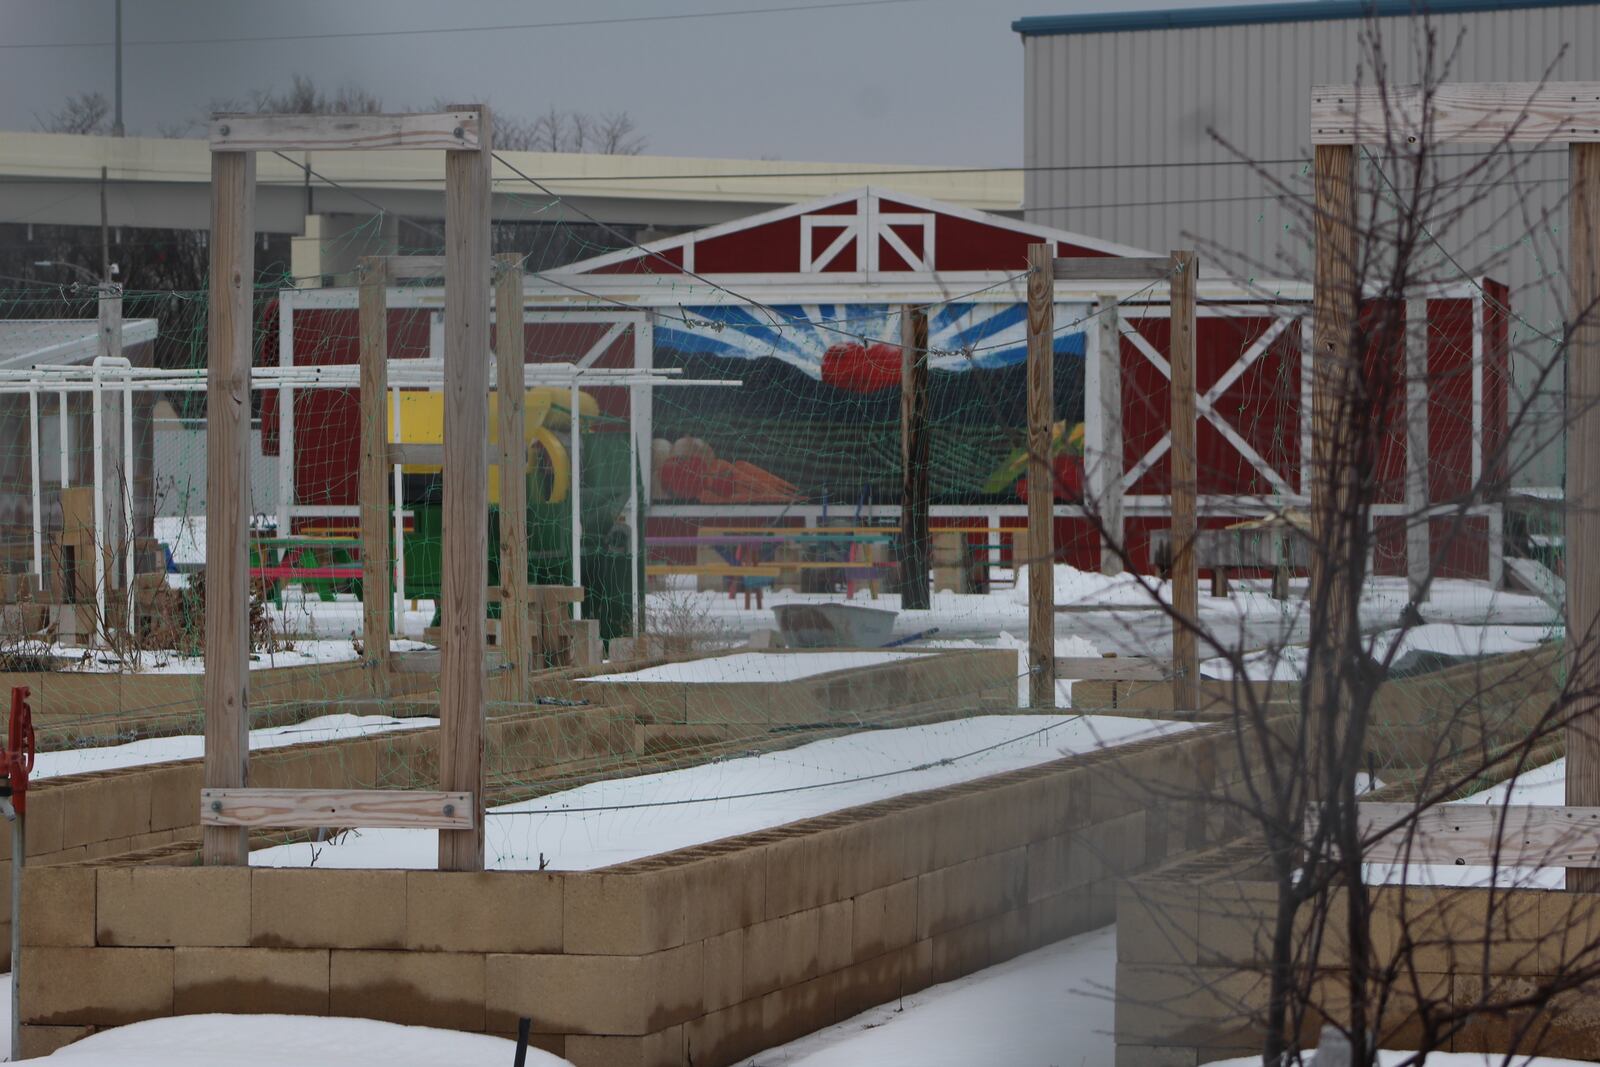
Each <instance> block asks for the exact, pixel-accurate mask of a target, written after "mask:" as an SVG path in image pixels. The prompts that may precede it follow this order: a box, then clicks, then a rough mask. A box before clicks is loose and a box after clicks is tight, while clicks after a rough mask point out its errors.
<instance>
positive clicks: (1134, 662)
mask: <svg viewBox="0 0 1600 1067" xmlns="http://www.w3.org/2000/svg"><path fill="white" fill-rule="evenodd" d="M1171 676H1172V665H1171V664H1170V663H1166V662H1163V661H1162V660H1158V659H1151V658H1150V657H1148V656H1057V657H1056V677H1057V678H1072V679H1074V680H1077V681H1095V682H1164V681H1166V680H1167V679H1169V678H1170V677H1171Z"/></svg>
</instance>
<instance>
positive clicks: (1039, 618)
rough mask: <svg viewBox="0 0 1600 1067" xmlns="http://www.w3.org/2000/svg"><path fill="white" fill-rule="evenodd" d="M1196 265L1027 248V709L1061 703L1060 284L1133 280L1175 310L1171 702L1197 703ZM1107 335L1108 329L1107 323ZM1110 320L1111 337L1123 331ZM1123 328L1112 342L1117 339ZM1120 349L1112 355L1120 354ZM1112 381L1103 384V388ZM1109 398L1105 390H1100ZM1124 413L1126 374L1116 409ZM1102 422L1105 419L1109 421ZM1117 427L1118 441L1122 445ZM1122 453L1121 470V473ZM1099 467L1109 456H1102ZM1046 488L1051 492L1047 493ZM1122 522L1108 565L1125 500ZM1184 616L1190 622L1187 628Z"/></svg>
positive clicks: (1180, 258) (1175, 259) (1108, 530)
mask: <svg viewBox="0 0 1600 1067" xmlns="http://www.w3.org/2000/svg"><path fill="white" fill-rule="evenodd" d="M1198 273H1199V260H1198V259H1197V258H1196V256H1195V254H1194V253H1193V252H1190V251H1175V252H1173V253H1172V254H1171V255H1170V256H1165V257H1161V256H1116V257H1102V256H1082V257H1076V256H1075V257H1063V258H1057V257H1056V256H1055V255H1054V253H1053V251H1052V248H1051V246H1050V245H1047V244H1036V245H1030V246H1029V247H1028V539H1027V544H1028V551H1027V557H1026V558H1027V560H1028V562H1029V567H1028V679H1029V686H1028V703H1029V706H1030V707H1033V708H1036V709H1038V708H1053V707H1055V692H1056V666H1057V661H1056V658H1055V610H1056V605H1055V573H1054V572H1055V567H1054V565H1053V563H1054V560H1055V518H1054V515H1055V491H1054V489H1055V474H1054V471H1053V470H1052V467H1051V455H1050V446H1051V430H1052V427H1053V426H1054V425H1055V407H1054V398H1055V384H1054V380H1053V378H1054V373H1053V372H1054V365H1055V349H1054V337H1055V283H1056V282H1057V281H1067V282H1076V281H1103V280H1109V281H1129V282H1136V283H1138V282H1142V283H1145V284H1146V285H1147V286H1155V285H1158V284H1160V283H1161V282H1163V281H1165V282H1166V283H1167V287H1168V300H1169V302H1170V305H1171V316H1172V340H1171V347H1170V357H1171V358H1170V361H1169V374H1168V377H1169V379H1170V382H1171V386H1170V389H1169V390H1168V391H1169V393H1170V394H1171V397H1172V429H1171V446H1170V451H1171V454H1172V455H1171V461H1170V462H1171V464H1172V612H1173V620H1172V665H1171V671H1170V677H1171V679H1172V706H1173V708H1175V709H1179V710H1187V711H1193V710H1197V709H1198V707H1199V704H1200V656H1199V648H1198V646H1197V644H1196V641H1195V631H1194V628H1193V620H1195V619H1196V618H1197V617H1198V614H1199V610H1200V588H1199V585H1200V574H1199V569H1198V565H1197V559H1196V557H1195V552H1194V541H1195V532H1196V529H1197V523H1198V519H1197V487H1198V475H1197V472H1196V467H1195V418H1196V415H1195V412H1196V395H1195V372H1194V368H1195V289H1196V275H1197V274H1198ZM1116 307H1117V304H1116V302H1115V301H1105V300H1102V302H1101V306H1100V314H1101V315H1102V316H1104V315H1108V314H1115V309H1116ZM1101 329H1102V330H1104V329H1106V327H1105V326H1102V327H1101ZM1117 329H1118V328H1117V326H1116V325H1115V323H1114V322H1113V325H1112V327H1111V330H1112V331H1117ZM1117 336H1118V334H1117V333H1116V332H1113V333H1112V336H1111V343H1113V344H1115V343H1117ZM1114 350H1115V349H1113V351H1114ZM1105 377H1106V376H1105V375H1104V374H1103V372H1102V374H1101V375H1100V376H1098V388H1100V389H1105V388H1106V385H1107V383H1106V382H1105ZM1101 395H1102V397H1103V396H1104V394H1103V393H1102V394H1101ZM1114 410H1115V411H1117V412H1118V413H1119V414H1120V411H1121V401H1120V376H1118V385H1117V407H1116V408H1115V409H1114ZM1102 417H1104V416H1103V415H1102ZM1120 437H1121V431H1120V421H1119V423H1118V430H1117V438H1118V439H1119V441H1120ZM1120 452H1121V450H1120V448H1119V449H1118V452H1117V462H1116V464H1115V467H1116V469H1117V471H1118V472H1120V469H1121V458H1120ZM1099 458H1100V459H1101V460H1102V462H1103V461H1104V459H1105V457H1104V456H1101V457H1099ZM1041 487H1047V489H1046V491H1044V492H1041V491H1040V488H1041ZM1117 497H1118V499H1117V505H1116V509H1115V510H1116V514H1115V516H1114V517H1115V522H1116V525H1115V526H1114V527H1113V526H1109V525H1103V530H1104V537H1103V540H1104V541H1105V542H1106V543H1105V544H1103V545H1102V559H1103V558H1104V557H1105V555H1106V554H1107V553H1108V552H1110V553H1111V554H1113V555H1114V554H1115V551H1114V550H1115V548H1116V547H1118V546H1115V545H1114V544H1113V540H1114V539H1115V538H1116V536H1117V531H1118V530H1119V529H1120V527H1121V520H1122V509H1121V494H1120V492H1119V493H1118V494H1117ZM1186 620H1187V624H1186Z"/></svg>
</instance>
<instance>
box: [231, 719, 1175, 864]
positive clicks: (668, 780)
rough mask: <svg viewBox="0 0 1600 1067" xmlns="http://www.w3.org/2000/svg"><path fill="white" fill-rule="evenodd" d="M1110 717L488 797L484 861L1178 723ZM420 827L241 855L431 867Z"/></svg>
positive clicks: (764, 810) (781, 805) (778, 809)
mask: <svg viewBox="0 0 1600 1067" xmlns="http://www.w3.org/2000/svg"><path fill="white" fill-rule="evenodd" d="M1190 727H1191V724H1188V723H1175V722H1161V721H1155V720H1150V719H1133V718H1122V717H1117V716H1094V715H1081V716H1038V715H984V716H977V717H974V718H969V719H954V720H950V721H948V722H941V723H933V724H930V725H926V726H911V727H904V728H901V729H895V730H870V731H862V732H860V733H855V734H851V735H849V736H846V737H835V738H829V739H828V740H825V741H815V742H812V743H811V744H809V745H801V746H799V747H798V748H792V749H787V750H784V751H781V752H769V753H763V754H760V755H751V756H741V757H737V758H734V759H726V760H721V761H717V762H712V763H706V764H701V765H699V766H695V767H685V768H683V769H681V770H675V771H666V772H664V773H661V774H646V775H639V776H637V777H633V778H621V779H612V780H608V781H602V782H593V783H590V784H589V785H584V786H579V787H578V788H575V789H568V790H565V791H563V792H560V793H553V794H550V795H549V796H543V797H537V798H535V799H533V800H526V801H522V802H519V803H516V804H508V805H505V806H503V807H499V808H494V809H492V810H491V811H490V813H489V818H488V820H487V830H486V837H487V850H488V857H489V866H490V867H491V868H494V869H496V870H539V869H542V868H548V869H550V870H566V871H570V870H592V869H594V868H597V867H608V866H611V865H613V864H617V863H625V862H627V861H629V860H635V859H640V858H642V857H644V856H651V855H655V854H657V853H660V852H670V851H672V850H674V849H680V848H688V847H689V846H691V845H698V844H703V843H705V842H707V841H715V840H718V839H720V838H724V837H732V836H734V835H736V834H746V833H752V832H754V831H757V830H762V829H766V828H768V827H772V826H781V825H783V824H785V823H791V822H795V821H797V820H800V819H807V818H811V817H813V816H816V815H824V814H827V813H828V812H832V811H838V810H839V809H841V808H848V807H854V806H856V805H859V804H869V803H872V802H873V801H877V800H883V799H886V798H888V797H895V796H901V795H903V794H906V793H915V792H920V791H922V790H927V789H937V788H940V787H942V786H947V785H955V784H957V783H960V782H966V781H971V780H973V779H976V778H983V777H987V776H989V775H994V774H1001V773H1004V772H1006V771H1012V770H1017V769H1019V768H1023V767H1031V766H1034V765H1036V764H1040V763H1048V762H1049V761H1051V760H1055V759H1060V758H1061V757H1063V756H1071V755H1076V754H1078V753H1083V752H1089V751H1093V750H1095V749H1098V748H1104V747H1110V746H1114V745H1118V744H1122V743H1124V742H1127V741H1131V740H1134V739H1137V738H1148V737H1153V736H1158V735H1163V734H1169V733H1175V732H1178V731H1182V730H1185V729H1189V728H1190ZM437 842H438V833H437V831H434V830H363V831H352V832H351V833H349V834H346V835H343V836H342V837H341V838H339V839H338V841H337V843H315V844H312V843H298V844H292V845H280V846H277V847H274V848H268V849H262V850H260V851H258V852H252V853H251V854H250V862H251V864H252V865H254V866H257V867H304V866H311V865H316V866H320V867H362V868H379V867H382V868H408V869H421V868H432V867H434V866H435V865H436V864H437V863H438V846H437Z"/></svg>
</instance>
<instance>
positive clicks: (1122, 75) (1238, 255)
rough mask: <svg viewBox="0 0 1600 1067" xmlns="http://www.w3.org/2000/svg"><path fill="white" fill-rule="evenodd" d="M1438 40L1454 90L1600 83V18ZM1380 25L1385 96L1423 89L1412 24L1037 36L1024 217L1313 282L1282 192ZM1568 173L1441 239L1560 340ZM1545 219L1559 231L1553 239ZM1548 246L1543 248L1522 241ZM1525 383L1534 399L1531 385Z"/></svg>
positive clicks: (1525, 377)
mask: <svg viewBox="0 0 1600 1067" xmlns="http://www.w3.org/2000/svg"><path fill="white" fill-rule="evenodd" d="M1429 25H1431V27H1432V29H1433V30H1434V32H1435V34H1436V40H1437V42H1438V48H1439V51H1440V52H1441V53H1448V52H1449V51H1450V50H1452V49H1453V48H1454V47H1455V46H1456V43H1457V41H1458V40H1459V41H1460V51H1459V54H1458V55H1457V57H1456V60H1455V63H1454V65H1453V66H1452V67H1451V68H1450V71H1449V77H1450V79H1451V80H1453V81H1537V80H1540V79H1541V78H1544V77H1545V76H1546V75H1547V72H1548V76H1549V77H1550V78H1552V79H1556V80H1560V79H1572V80H1592V79H1595V78H1597V77H1600V63H1597V57H1600V6H1596V5H1593V4H1582V5H1579V4H1574V5H1571V6H1566V7H1551V8H1538V9H1531V10H1529V9H1524V10H1516V11H1493V12H1475V13H1468V14H1455V15H1444V16H1438V17H1435V18H1433V19H1431V20H1430V23H1429ZM1374 26H1376V28H1377V30H1378V32H1379V33H1380V34H1381V37H1382V39H1383V41H1384V42H1385V48H1386V51H1387V53H1388V59H1389V63H1390V65H1391V72H1390V74H1389V80H1390V81H1392V82H1406V81H1415V80H1417V78H1418V77H1419V67H1420V64H1419V62H1418V58H1417V45H1418V42H1419V35H1418V33H1417V27H1418V23H1415V22H1413V20H1411V19H1409V18H1385V19H1379V20H1376V22H1375V23H1368V22H1363V21H1352V20H1341V21H1332V22H1293V23H1277V24H1270V25H1259V24H1258V25H1246V26H1219V27H1205V28H1199V29H1185V30H1148V31H1133V32H1114V33H1096V34H1083V35H1051V36H1032V37H1025V38H1024V39H1023V42H1024V65H1025V69H1024V82H1025V85H1026V87H1027V94H1028V99H1027V101H1026V105H1025V129H1024V138H1025V151H1024V160H1025V163H1026V164H1027V166H1028V167H1029V168H1031V169H1030V170H1029V171H1028V172H1027V175H1026V179H1025V181H1024V208H1025V217H1026V218H1027V219H1028V220H1029V221H1030V222H1039V223H1044V224H1047V225H1051V226H1060V227H1063V228H1066V229H1070V230H1076V231H1079V232H1082V233H1088V234H1093V235H1095V236H1098V237H1104V238H1108V239H1112V240H1117V241H1122V242H1125V243H1128V244H1132V245H1138V246H1142V247H1146V248H1150V249H1154V250H1158V251H1160V250H1165V249H1169V248H1175V247H1180V246H1196V247H1199V248H1200V249H1201V250H1202V255H1205V256H1207V258H1210V259H1212V260H1214V261H1215V260H1218V259H1232V260H1234V261H1235V267H1236V269H1238V270H1240V271H1241V272H1243V273H1247V274H1255V275H1268V276H1304V275H1307V274H1309V270H1310V256H1309V244H1308V242H1307V241H1306V240H1305V239H1304V236H1303V234H1301V233H1299V232H1298V229H1297V227H1296V226H1295V225H1294V218H1293V215H1292V214H1291V213H1290V212H1289V211H1287V210H1285V209H1284V208H1283V207H1282V206H1280V205H1279V204H1278V203H1277V202H1276V201H1275V200H1274V197H1273V183H1274V180H1276V181H1280V182H1283V183H1284V184H1286V185H1287V186H1289V187H1290V188H1293V189H1301V188H1304V183H1305V180H1306V174H1307V172H1308V160H1309V158H1310V137H1309V133H1308V125H1309V108H1310V105H1309V96H1310V88H1311V86H1312V85H1313V84H1317V83H1325V82H1347V81H1356V80H1362V81H1368V82H1370V81H1371V80H1372V76H1371V72H1370V71H1369V70H1366V69H1364V67H1365V66H1366V63H1367V59H1368V54H1367V50H1366V49H1365V48H1364V47H1363V39H1364V36H1365V35H1366V34H1367V33H1369V32H1371V30H1372V28H1373V27H1374ZM1563 49H1565V53H1564V54H1563ZM1208 128H1211V129H1215V130H1216V131H1217V133H1218V134H1219V135H1220V136H1221V137H1222V138H1223V139H1225V140H1226V141H1227V142H1228V144H1229V145H1231V146H1232V148H1233V149H1234V150H1236V151H1230V150H1229V148H1227V147H1225V146H1224V145H1221V144H1219V143H1217V141H1216V140H1214V139H1213V138H1212V137H1211V136H1210V135H1209V134H1208V132H1207V130H1208ZM1469 152H1470V150H1463V151H1462V152H1461V155H1460V156H1459V157H1457V158H1451V159H1447V160H1442V161H1441V165H1442V166H1444V167H1445V168H1446V170H1447V172H1448V171H1449V169H1450V168H1454V169H1455V172H1456V173H1466V172H1467V171H1466V169H1465V168H1470V167H1472V166H1474V165H1476V164H1477V161H1478V157H1477V156H1475V155H1469ZM1242 159H1243V160H1251V161H1256V162H1255V163H1245V162H1242V161H1241V160H1242ZM1108 164H1111V165H1114V166H1107V165H1108ZM1566 173H1567V164H1566V153H1565V151H1564V150H1563V149H1560V148H1556V149H1547V150H1544V151H1542V152H1535V153H1532V154H1531V155H1530V156H1528V157H1527V158H1526V159H1525V160H1524V161H1523V163H1522V165H1521V166H1520V167H1519V168H1518V171H1517V175H1516V177H1517V179H1518V180H1517V182H1516V183H1515V184H1514V186H1513V185H1512V184H1507V185H1506V187H1504V188H1501V189H1497V190H1495V191H1494V192H1493V194H1492V195H1490V196H1489V197H1488V199H1487V200H1486V201H1485V202H1484V203H1482V204H1480V205H1478V206H1476V207H1474V208H1473V209H1472V210H1471V211H1470V212H1468V213H1467V215H1466V216H1465V217H1464V218H1463V219H1462V220H1461V221H1460V223H1459V224H1458V225H1457V226H1456V227H1454V228H1453V230H1452V232H1448V233H1444V234H1439V235H1437V237H1438V239H1439V243H1440V245H1441V246H1443V248H1444V249H1446V250H1448V252H1449V254H1450V256H1451V257H1453V258H1454V259H1455V260H1456V261H1457V262H1459V263H1460V264H1461V265H1462V266H1464V267H1466V268H1467V269H1468V270H1469V271H1474V272H1476V271H1479V270H1483V269H1484V268H1485V267H1487V268H1488V272H1489V273H1492V274H1494V275H1495V276H1497V277H1499V278H1501V279H1503V280H1505V281H1507V282H1508V283H1510V285H1511V287H1512V290H1513V300H1514V306H1515V307H1516V309H1517V311H1518V313H1519V315H1520V316H1521V317H1522V318H1523V319H1525V320H1526V322H1527V323H1529V324H1531V325H1532V326H1534V327H1536V328H1539V329H1542V330H1545V331H1548V332H1558V331H1559V327H1560V322H1561V309H1562V306H1563V302H1564V296H1565V294H1564V286H1563V284H1562V282H1561V281H1560V279H1559V278H1555V279H1552V273H1553V272H1554V273H1556V274H1558V273H1559V271H1560V266H1559V264H1560V263H1561V262H1564V258H1565V236H1564V234H1563V232H1562V227H1563V226H1564V223H1565V218H1564V215H1565V212H1564V209H1563V208H1562V200H1563V197H1564V196H1565V192H1566ZM1488 177H1489V176H1488V175H1484V176H1481V179H1480V178H1475V179H1474V180H1482V179H1487V178H1488ZM1545 212H1549V213H1550V214H1551V215H1552V218H1551V219H1550V220H1549V222H1548V224H1545V225H1543V226H1541V224H1540V222H1539V220H1540V217H1541V215H1542V214H1543V213H1545ZM1539 229H1542V230H1543V238H1542V240H1536V241H1529V240H1527V239H1526V238H1527V234H1528V233H1529V231H1530V230H1539ZM1222 251H1226V252H1228V253H1231V255H1227V256H1224V255H1222V254H1221V252H1222ZM1552 280H1553V281H1554V284H1552ZM1517 375H1518V382H1517V384H1518V386H1519V389H1518V392H1519V394H1521V395H1522V396H1524V397H1526V396H1527V395H1528V394H1529V393H1530V391H1531V390H1532V381H1531V379H1532V377H1533V368H1531V367H1528V366H1519V367H1518V368H1517ZM1560 386H1561V382H1560V380H1559V378H1558V379H1557V380H1556V381H1554V382H1552V383H1547V386H1546V388H1547V389H1559V388H1560ZM1532 402H1533V404H1534V407H1535V409H1541V408H1546V407H1548V405H1550V404H1552V403H1554V402H1555V400H1554V398H1553V397H1551V396H1544V397H1534V398H1532ZM1519 407H1520V405H1517V404H1515V403H1514V405H1513V411H1514V412H1515V411H1516V410H1517V409H1518V408H1519ZM1532 447H1533V446H1532V444H1531V442H1530V443H1525V444H1524V452H1525V456H1524V466H1525V469H1524V471H1523V472H1522V474H1521V475H1520V476H1518V477H1516V478H1515V480H1516V481H1518V482H1520V483H1532V482H1549V481H1555V480H1558V479H1559V474H1560V465H1559V457H1557V456H1553V455H1541V456H1539V457H1537V458H1536V459H1535V458H1533V456H1532Z"/></svg>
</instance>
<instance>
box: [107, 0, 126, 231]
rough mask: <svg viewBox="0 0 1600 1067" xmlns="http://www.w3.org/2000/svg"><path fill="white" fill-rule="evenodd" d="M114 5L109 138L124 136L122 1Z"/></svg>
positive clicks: (119, 0) (117, 0) (118, 0)
mask: <svg viewBox="0 0 1600 1067" xmlns="http://www.w3.org/2000/svg"><path fill="white" fill-rule="evenodd" d="M116 5H117V85H116V92H115V94H114V95H115V96H116V101H117V114H116V118H115V119H114V120H113V121H112V123H111V136H113V137H121V136H123V135H124V131H123V128H122V0H116ZM104 179H105V174H104V172H103V171H102V172H101V180H102V182H103V181H104ZM101 195H102V200H101V202H102V203H104V194H103V193H102V194H101Z"/></svg>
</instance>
